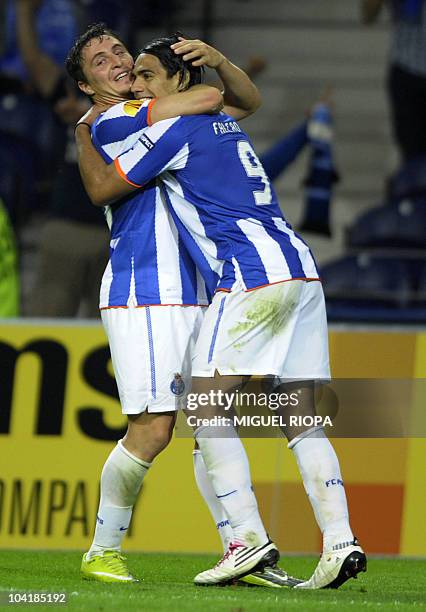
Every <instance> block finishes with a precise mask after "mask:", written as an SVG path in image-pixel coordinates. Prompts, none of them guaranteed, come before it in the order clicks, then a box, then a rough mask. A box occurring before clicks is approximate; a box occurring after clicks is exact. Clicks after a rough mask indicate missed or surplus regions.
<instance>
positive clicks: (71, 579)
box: [0, 551, 426, 612]
mask: <svg viewBox="0 0 426 612" xmlns="http://www.w3.org/2000/svg"><path fill="white" fill-rule="evenodd" d="M80 559H81V555H80V554H79V553H74V552H61V553H59V552H54V553H50V552H20V551H13V552H10V551H1V552H0V601H1V603H2V604H3V605H4V603H5V601H6V597H7V593H9V592H10V591H18V592H25V591H26V592H29V591H32V592H36V591H39V592H40V591H42V592H47V591H49V592H52V593H53V592H56V593H58V592H66V593H67V597H68V604H67V605H66V606H60V605H53V604H52V605H51V606H42V605H38V606H37V607H36V609H37V610H42V609H43V610H47V609H52V608H61V607H63V608H64V609H65V610H69V609H73V610H90V611H92V610H125V611H126V612H127V610H142V611H146V612H151V611H157V610H159V611H162V610H166V611H170V612H172V611H173V612H186V611H190V610H191V611H194V612H195V611H197V612H198V611H200V612H210V611H214V612H217V611H225V610H226V611H227V612H249V611H256V612H260V611H262V612H263V611H264V610H265V611H269V610H271V611H273V610H281V611H286V612H287V611H288V610H297V611H298V612H305V611H306V610H324V611H325V610H328V611H329V610H330V609H332V610H336V611H338V612H340V611H341V610H352V611H355V610H358V609H359V608H361V607H362V608H369V609H370V610H398V611H399V610H412V609H422V608H425V609H426V560H423V561H421V560H417V561H416V560H413V561H408V560H397V559H380V560H379V559H371V560H369V562H368V563H369V565H368V572H367V573H366V574H360V577H359V578H358V579H357V580H351V581H349V582H348V583H346V584H345V585H344V586H343V587H342V588H341V589H339V590H338V591H314V592H313V591H310V592H298V591H294V590H289V589H266V588H261V587H239V586H238V587H195V586H193V585H192V583H191V581H192V577H193V576H194V575H195V574H197V573H198V572H199V571H201V570H204V569H206V568H208V567H210V565H212V564H213V563H214V562H215V561H217V558H215V557H212V556H211V555H176V554H145V555H143V554H130V555H128V561H129V567H130V570H131V572H132V573H133V574H134V575H135V576H137V577H142V578H143V582H141V583H140V584H128V585H121V584H117V585H107V584H102V583H97V582H89V581H85V580H81V579H80V575H79V565H80ZM316 561H317V560H316V559H315V558H314V557H290V558H287V559H284V560H283V561H282V562H281V565H282V567H284V568H285V569H287V570H288V571H289V573H291V574H293V575H294V576H300V577H302V578H304V577H306V578H308V577H309V576H310V574H311V573H312V571H313V569H314V567H315V564H316ZM14 607H16V606H14ZM30 607H31V608H33V609H34V605H31V606H25V605H22V604H21V605H20V606H19V608H20V609H23V608H25V609H29V608H30Z"/></svg>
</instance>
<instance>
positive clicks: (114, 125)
mask: <svg viewBox="0 0 426 612" xmlns="http://www.w3.org/2000/svg"><path fill="white" fill-rule="evenodd" d="M151 104H152V102H150V103H148V102H141V101H136V100H129V101H127V102H122V103H120V104H117V105H115V106H113V107H112V108H110V109H108V111H106V112H105V113H103V114H102V115H100V117H99V118H98V119H97V121H96V122H95V124H94V126H93V128H92V139H93V144H94V145H95V147H96V149H97V150H98V151H99V153H100V154H101V155H102V157H103V158H104V160H105V161H106V162H107V163H112V162H113V160H114V159H115V158H116V157H117V156H118V155H120V153H122V152H123V151H126V150H127V149H128V148H129V147H131V146H133V145H134V143H135V142H137V141H138V139H139V138H141V137H143V133H144V132H145V131H146V130H147V129H148V124H149V113H150V109H151ZM106 216H107V220H108V224H109V226H110V229H111V242H110V260H109V262H108V265H107V268H106V270H105V273H104V276H103V279H102V285H101V292H100V308H111V307H125V306H129V305H130V304H132V305H135V306H145V305H153V304H162V305H165V304H171V305H172V304H173V305H174V304H184V305H195V304H200V305H206V304H208V303H209V299H208V296H207V292H206V287H205V283H204V281H203V279H202V276H201V275H200V273H199V272H198V270H197V269H196V266H195V264H194V262H193V260H192V259H191V257H190V255H189V253H188V251H187V249H186V248H185V246H184V244H183V240H182V238H181V237H180V236H179V234H178V231H177V229H176V226H175V223H174V221H173V218H172V215H171V214H170V211H169V209H168V207H167V205H166V203H165V199H164V195H163V193H162V191H161V189H160V187H159V186H158V185H157V183H156V182H155V181H151V182H150V183H149V184H147V185H146V187H145V189H143V190H139V191H137V192H135V193H134V194H132V195H131V196H130V197H126V198H123V199H122V200H120V201H119V202H117V203H115V204H114V205H113V206H111V207H107V211H106Z"/></svg>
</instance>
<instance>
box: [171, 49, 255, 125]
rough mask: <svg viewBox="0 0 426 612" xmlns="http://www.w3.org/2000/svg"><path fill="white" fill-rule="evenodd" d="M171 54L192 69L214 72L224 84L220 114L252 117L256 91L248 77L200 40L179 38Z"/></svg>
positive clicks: (237, 117)
mask: <svg viewBox="0 0 426 612" xmlns="http://www.w3.org/2000/svg"><path fill="white" fill-rule="evenodd" d="M172 49H173V51H174V52H175V53H176V54H177V55H181V56H182V57H183V59H184V60H185V61H189V62H191V63H192V65H193V66H208V67H209V68H213V69H214V70H216V72H217V75H218V76H219V78H220V80H221V81H222V83H223V85H224V92H223V94H224V102H225V106H224V109H223V110H224V112H225V113H227V114H228V115H231V117H234V119H237V120H239V119H244V117H248V116H249V115H251V114H253V113H254V112H255V111H256V110H257V109H258V108H259V106H260V104H261V96H260V92H259V90H258V88H257V87H256V85H255V84H254V83H253V81H252V80H251V79H250V78H249V77H248V75H247V74H246V73H245V72H244V71H243V70H241V68H238V66H236V65H235V64H233V63H232V62H230V61H229V59H228V58H227V57H225V56H224V55H223V53H221V52H220V51H218V50H217V49H215V48H214V47H212V46H210V45H208V44H206V43H205V42H203V41H202V40H186V39H184V38H181V39H180V40H179V42H177V43H175V44H174V45H172Z"/></svg>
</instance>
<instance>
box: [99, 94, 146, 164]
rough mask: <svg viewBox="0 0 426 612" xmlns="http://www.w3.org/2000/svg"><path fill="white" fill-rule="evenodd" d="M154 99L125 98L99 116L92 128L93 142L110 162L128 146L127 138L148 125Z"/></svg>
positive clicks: (137, 134) (135, 136)
mask: <svg viewBox="0 0 426 612" xmlns="http://www.w3.org/2000/svg"><path fill="white" fill-rule="evenodd" d="M155 102H156V100H155V99H154V100H150V101H142V100H127V101H126V102H121V103H120V104H116V105H115V106H113V107H112V108H110V109H109V110H108V111H107V112H106V113H104V114H103V115H101V116H100V118H99V119H98V121H97V122H96V123H95V124H94V126H93V128H92V139H93V144H94V145H95V146H96V148H97V149H98V151H100V152H101V153H102V154H103V157H104V158H107V159H108V160H109V161H110V162H111V161H112V160H114V159H115V158H116V157H117V156H118V155H120V153H123V151H125V150H127V149H128V148H129V146H130V145H129V140H131V139H133V140H132V144H133V142H134V139H135V138H137V137H139V134H140V132H141V131H142V130H145V129H146V128H147V127H148V126H149V125H150V121H151V119H150V117H151V109H152V107H153V105H154V104H155Z"/></svg>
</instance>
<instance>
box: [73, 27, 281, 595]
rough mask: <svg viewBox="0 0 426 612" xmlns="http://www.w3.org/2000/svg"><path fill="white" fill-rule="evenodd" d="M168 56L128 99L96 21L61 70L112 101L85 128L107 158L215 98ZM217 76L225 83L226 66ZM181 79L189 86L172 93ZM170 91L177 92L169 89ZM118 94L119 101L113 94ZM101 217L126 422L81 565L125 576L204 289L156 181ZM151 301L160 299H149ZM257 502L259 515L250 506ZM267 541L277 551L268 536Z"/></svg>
mask: <svg viewBox="0 0 426 612" xmlns="http://www.w3.org/2000/svg"><path fill="white" fill-rule="evenodd" d="M175 40H177V39H175ZM173 59H174V62H172V70H174V73H173V77H171V78H170V79H169V81H168V82H166V86H165V87H164V89H163V90H162V94H163V97H162V98H161V100H159V101H158V102H156V103H155V104H154V102H151V103H145V104H144V103H143V102H136V101H134V100H133V101H131V100H126V98H127V96H128V94H129V89H130V85H131V82H132V77H131V71H132V67H133V66H132V64H133V62H132V60H131V57H130V56H129V54H128V53H127V50H126V49H125V47H124V46H123V44H122V42H121V41H120V40H118V39H117V38H116V37H115V36H114V35H113V34H112V33H111V32H109V31H108V30H106V29H105V28H104V27H102V26H97V27H93V28H91V29H89V31H88V32H86V33H85V34H84V35H83V36H82V37H80V39H79V40H78V41H77V43H76V45H75V46H74V47H73V49H72V51H71V53H70V56H69V60H68V63H67V68H68V71H69V72H70V74H71V75H72V76H73V77H74V78H75V79H76V81H78V83H79V86H80V87H81V89H82V90H83V91H84V92H85V93H87V94H88V95H90V96H92V98H93V100H94V102H95V103H97V104H98V105H100V104H102V106H103V108H107V107H110V109H109V110H107V112H105V113H103V114H102V115H101V117H100V118H99V120H98V121H97V122H96V125H95V126H94V127H93V130H92V138H93V142H94V143H95V145H96V147H97V148H98V150H99V151H100V152H101V154H102V155H103V158H104V159H105V160H106V161H107V162H108V163H110V162H112V161H113V159H114V158H116V157H117V156H118V155H119V154H120V153H121V152H123V151H124V150H126V149H127V148H128V146H129V145H130V144H131V143H132V142H137V141H138V139H139V138H140V137H141V134H142V133H143V131H144V130H145V129H146V128H147V127H148V124H149V123H151V122H152V121H156V120H158V119H160V118H162V117H163V116H164V115H165V116H167V115H170V110H172V113H171V114H173V115H176V113H184V112H207V111H211V110H214V109H215V108H216V107H217V106H218V105H219V104H220V102H221V100H222V97H221V94H220V93H219V92H218V91H217V90H212V89H211V88H206V87H204V88H196V87H194V88H190V89H188V90H187V88H188V87H190V86H191V85H194V84H195V83H197V82H198V81H199V79H200V74H201V71H200V69H199V68H196V67H187V66H186V65H182V61H181V60H180V58H179V57H178V56H177V55H174V54H173ZM229 74H230V77H229V79H230V80H231V83H230V85H229V91H230V94H228V95H231V94H232V92H233V91H234V88H235V91H240V92H241V95H242V96H243V97H245V99H246V100H245V108H244V109H243V108H241V105H242V103H241V102H240V103H239V114H240V116H243V115H244V114H248V113H249V112H250V107H251V106H254V107H255V106H256V104H257V90H256V88H254V87H253V86H252V84H251V82H250V81H249V80H248V79H247V77H245V76H244V75H243V73H240V71H239V70H238V69H237V68H236V67H232V66H231V67H230V69H229ZM223 78H224V81H225V84H226V81H227V75H226V74H225V75H224V76H223ZM232 79H234V81H232ZM182 88H184V89H185V90H187V91H186V92H185V93H180V94H176V93H175V92H177V91H179V89H182ZM246 92H247V93H246ZM171 93H174V94H175V95H167V94H171ZM234 97H235V96H234ZM123 99H124V100H126V101H125V102H121V103H118V104H115V103H117V102H119V100H123ZM232 110H233V109H231V108H230V111H231V112H232ZM235 112H237V109H235ZM86 119H87V118H86ZM107 217H108V218H109V222H110V225H111V230H112V240H111V258H110V262H109V264H108V267H107V269H106V271H105V275H104V278H103V282H102V287H101V300H100V305H101V309H102V320H103V323H104V326H105V329H106V331H107V335H108V339H109V342H110V347H111V354H112V360H113V364H114V370H115V374H116V379H117V385H118V389H119V393H120V399H121V404H122V408H123V412H124V413H125V414H128V417H129V427H128V431H127V434H126V436H125V438H124V439H123V440H122V441H120V442H119V443H118V446H117V447H116V448H115V449H114V450H113V451H112V453H111V455H110V457H109V458H108V460H107V462H106V464H105V467H104V470H103V473H102V478H101V502H100V508H99V514H98V519H97V526H96V531H95V537H94V541H93V544H92V546H91V548H90V550H89V552H88V553H87V554H86V555H85V556H84V558H83V562H82V572H83V575H84V576H85V577H87V578H94V579H100V580H107V581H131V580H134V579H133V577H132V576H131V574H130V573H129V571H128V569H127V567H126V565H125V562H124V559H123V557H122V556H121V555H120V545H121V540H122V537H123V535H124V533H125V530H126V528H127V526H128V523H129V521H130V516H131V511H132V507H133V505H134V503H135V500H136V497H137V494H138V492H139V489H140V486H141V484H142V480H143V478H144V476H145V474H146V471H147V470H148V468H149V467H150V465H151V463H152V460H153V459H154V457H155V456H156V455H157V454H158V452H160V451H161V450H162V449H163V448H164V447H165V446H166V445H167V443H168V442H169V440H170V436H171V432H172V429H173V424H174V417H175V410H176V409H177V408H178V407H179V406H180V404H181V401H182V398H183V396H184V392H185V385H187V384H188V379H189V377H190V354H191V351H192V347H193V345H194V340H195V338H196V335H197V331H198V328H199V326H200V321H201V318H202V315H201V313H200V310H201V308H200V306H203V305H207V303H208V291H206V289H205V287H204V283H203V282H202V280H201V278H200V275H199V273H198V272H197V270H196V268H195V266H194V264H193V263H192V261H191V259H190V257H189V255H188V253H187V251H186V249H185V247H184V246H183V244H182V240H181V239H180V238H179V237H178V234H177V230H176V227H175V225H174V223H173V220H172V219H171V216H170V213H169V212H168V210H167V208H166V207H165V205H164V202H163V200H162V194H161V192H160V190H159V188H158V187H157V186H156V184H155V183H152V184H151V185H150V186H147V187H146V188H145V189H144V190H143V191H138V192H137V193H136V194H132V195H131V197H130V198H126V199H125V200H122V201H120V202H119V203H117V204H116V205H114V206H113V207H111V208H110V209H109V210H108V213H107ZM157 305H162V306H165V307H164V308H154V306H157ZM170 338H173V343H172V348H173V350H170ZM255 510H256V514H257V516H258V513H257V507H256V509H255ZM257 520H258V522H260V518H257ZM262 528H263V527H262ZM267 548H268V550H269V548H270V549H271V550H273V552H274V553H275V548H274V547H273V546H272V545H268V547H267ZM268 550H265V551H263V552H262V553H261V554H259V555H258V557H256V558H255V559H254V563H252V565H251V566H250V567H248V565H247V563H246V564H245V569H244V566H243V571H247V569H251V567H253V566H254V565H256V563H257V560H260V559H261V558H263V557H264V556H265V553H268ZM276 556H277V555H276ZM274 558H275V556H274ZM258 574H259V575H258V576H257V577H256V579H257V580H258V581H260V580H261V581H262V582H261V583H262V584H267V585H274V586H281V585H283V584H285V585H287V586H288V585H289V579H288V578H287V575H286V574H285V573H284V572H282V571H281V570H279V568H272V567H268V568H267V570H266V574H265V572H258ZM263 574H265V575H263Z"/></svg>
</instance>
